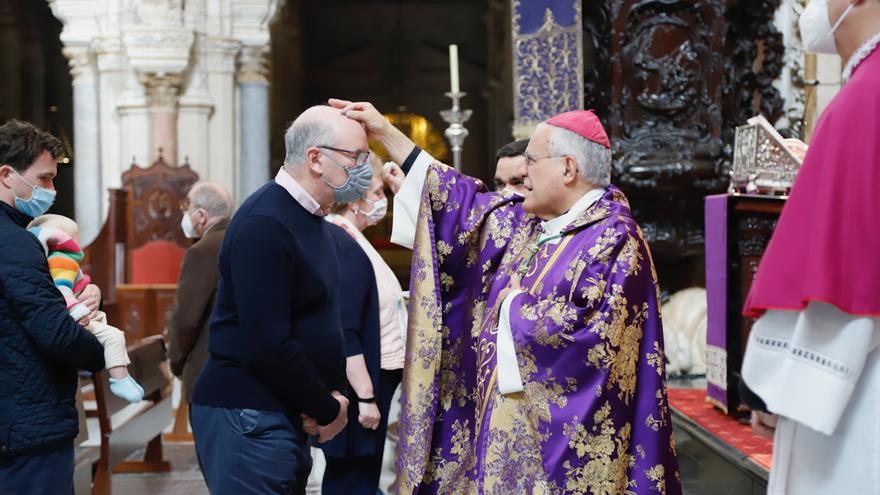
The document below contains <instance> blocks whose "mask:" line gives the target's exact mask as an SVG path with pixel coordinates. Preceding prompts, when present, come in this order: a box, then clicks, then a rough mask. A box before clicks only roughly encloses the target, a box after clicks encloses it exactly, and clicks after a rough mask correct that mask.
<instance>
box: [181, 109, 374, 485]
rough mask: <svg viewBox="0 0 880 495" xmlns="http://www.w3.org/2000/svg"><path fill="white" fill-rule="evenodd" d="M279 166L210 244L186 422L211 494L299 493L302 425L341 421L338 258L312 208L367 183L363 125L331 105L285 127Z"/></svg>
mask: <svg viewBox="0 0 880 495" xmlns="http://www.w3.org/2000/svg"><path fill="white" fill-rule="evenodd" d="M285 144H286V148H287V155H286V157H285V160H284V166H283V167H282V168H281V169H280V170H279V171H278V175H277V176H276V177H275V180H274V181H271V182H269V183H267V184H266V185H264V186H263V187H262V188H260V189H259V190H258V191H256V192H255V193H254V194H253V195H251V196H250V197H249V198H248V199H247V200H246V201H245V202H244V203H243V204H242V205H241V207H240V208H239V210H238V212H237V213H236V214H235V216H234V217H233V218H232V220H231V221H230V223H229V226H228V227H227V230H226V237H225V239H224V240H223V246H222V247H221V250H220V260H219V263H220V280H219V287H218V292H217V302H216V304H215V307H214V312H213V315H212V319H211V323H210V329H209V338H208V351H209V353H210V357H209V358H208V362H207V363H206V365H205V367H204V368H203V369H202V372H201V374H200V375H199V378H198V380H197V381H196V385H195V389H194V391H193V398H192V402H193V406H192V410H191V420H192V426H193V434H194V436H195V441H196V449H197V453H198V456H199V461H200V464H201V467H202V471H203V473H204V475H205V479H206V481H207V483H208V488H209V489H210V490H211V492H212V493H213V494H215V495H216V494H225V493H229V494H246V493H255V494H256V493H259V494H275V493H278V494H281V493H285V494H286V493H303V492H304V491H305V485H306V481H307V478H308V474H309V471H310V470H311V458H310V454H309V446H308V443H307V434H310V435H314V436H316V437H317V438H318V441H319V442H324V441H327V440H329V439H331V438H333V437H334V436H335V435H336V434H337V433H339V432H340V431H341V430H342V429H343V428H344V427H345V425H346V423H347V410H348V399H347V398H346V397H344V396H343V394H342V393H341V392H340V391H342V390H344V389H345V387H346V378H345V352H344V342H343V336H342V329H341V323H340V319H339V302H338V297H339V295H340V287H339V264H338V262H337V258H336V248H335V244H334V240H333V238H332V236H331V235H330V233H329V231H328V226H327V225H328V224H327V222H325V221H324V220H323V219H322V217H323V216H324V215H325V214H326V213H327V212H328V211H329V210H330V207H331V206H332V205H333V203H334V202H348V201H351V198H352V197H355V199H356V198H357V197H360V195H362V194H363V192H364V191H365V190H366V187H368V186H369V184H370V179H371V175H372V173H371V172H370V165H369V150H368V148H367V137H366V133H365V132H364V129H363V127H362V126H361V125H360V124H359V123H357V122H355V121H353V120H351V119H348V118H346V117H344V116H343V115H342V114H341V113H340V111H339V110H336V109H332V108H330V107H326V106H321V107H312V108H310V109H308V110H306V111H305V112H303V113H302V114H301V115H300V116H299V117H298V118H297V119H296V120H295V121H294V122H293V124H292V125H291V126H290V128H288V130H287V132H286V134H285Z"/></svg>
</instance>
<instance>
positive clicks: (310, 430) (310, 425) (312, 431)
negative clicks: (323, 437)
mask: <svg viewBox="0 0 880 495" xmlns="http://www.w3.org/2000/svg"><path fill="white" fill-rule="evenodd" d="M300 417H301V418H302V423H303V430H305V432H306V434H308V435H311V436H313V437H316V436H318V433H319V431H318V428H319V427H318V422H317V421H315V420H314V419H313V418H311V417H309V416H308V415H307V414H300Z"/></svg>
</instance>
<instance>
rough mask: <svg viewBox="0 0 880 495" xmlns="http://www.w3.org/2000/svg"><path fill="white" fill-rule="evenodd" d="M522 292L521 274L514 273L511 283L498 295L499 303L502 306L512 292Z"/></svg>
mask: <svg viewBox="0 0 880 495" xmlns="http://www.w3.org/2000/svg"><path fill="white" fill-rule="evenodd" d="M517 290H522V286H520V283H519V273H516V272H514V273H513V275H511V276H510V281H509V282H507V287H505V288H504V290H502V291H501V293H500V294H498V303H497V304H501V303H503V302H504V300H505V299H507V296H508V295H510V293H511V292H513V291H517Z"/></svg>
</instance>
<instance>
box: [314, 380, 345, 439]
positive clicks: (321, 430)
mask: <svg viewBox="0 0 880 495" xmlns="http://www.w3.org/2000/svg"><path fill="white" fill-rule="evenodd" d="M333 398H335V399H336V400H338V401H339V415H338V416H336V419H334V420H333V422H332V423H330V424H329V425H327V426H318V443H324V442H328V441H330V440H332V439H333V437H335V436H336V435H338V434H339V432H340V431H342V430H343V429H345V426H346V425H347V424H348V399H347V398H346V397H345V396H344V395H342V394H341V393H339V392H338V391H336V390H334V391H333Z"/></svg>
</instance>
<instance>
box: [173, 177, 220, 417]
mask: <svg viewBox="0 0 880 495" xmlns="http://www.w3.org/2000/svg"><path fill="white" fill-rule="evenodd" d="M184 207H185V209H184V211H183V218H182V220H181V228H182V229H183V233H184V234H185V235H186V236H187V237H188V238H190V239H198V241H197V242H196V243H195V244H193V245H192V247H191V248H189V249H188V250H187V252H186V255H185V256H184V257H183V263H182V264H181V265H180V277H179V278H178V281H177V293H176V294H175V297H174V308H173V310H172V313H171V319H170V320H169V321H168V328H167V329H166V330H165V331H166V341H167V343H168V361H169V363H170V365H171V372H172V373H174V376H176V377H178V378H180V380H181V382H182V385H183V389H182V400H183V401H184V403H186V404H189V403H190V402H192V391H193V385H195V382H196V378H197V377H198V376H199V372H200V371H201V370H202V367H203V366H204V365H205V361H207V360H208V321H209V318H210V316H211V310H212V309H213V308H214V298H215V296H216V294H217V278H218V275H219V274H218V272H217V257H218V255H219V253H220V243H222V242H223V235H224V234H225V233H226V225H227V224H228V223H229V217H230V216H231V215H232V197H231V196H230V195H229V192H228V191H227V190H226V188H225V187H223V185H221V184H219V183H217V182H198V183H196V184H195V185H193V186H192V188H191V189H190V190H189V193H188V194H187V195H186V203H185V204H184Z"/></svg>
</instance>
